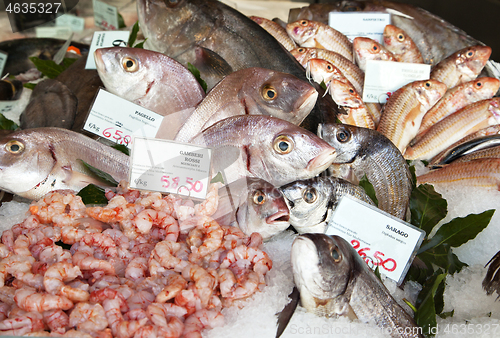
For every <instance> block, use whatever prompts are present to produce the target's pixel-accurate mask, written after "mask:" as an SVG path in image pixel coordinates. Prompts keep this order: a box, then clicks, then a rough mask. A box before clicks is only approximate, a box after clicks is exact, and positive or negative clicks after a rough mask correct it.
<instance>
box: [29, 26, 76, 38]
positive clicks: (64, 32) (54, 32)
mask: <svg viewBox="0 0 500 338" xmlns="http://www.w3.org/2000/svg"><path fill="white" fill-rule="evenodd" d="M71 33H73V31H72V30H71V27H68V26H54V27H35V34H36V37H37V38H56V39H63V40H66V39H67V38H69V37H70V35H71Z"/></svg>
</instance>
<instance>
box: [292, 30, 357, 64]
mask: <svg viewBox="0 0 500 338" xmlns="http://www.w3.org/2000/svg"><path fill="white" fill-rule="evenodd" d="M286 31H287V33H288V35H289V36H290V37H291V38H292V39H293V40H294V41H295V42H296V43H297V44H298V45H299V46H301V47H315V48H323V49H327V50H330V51H333V52H336V53H339V54H340V55H342V56H343V57H345V58H346V59H348V60H350V61H352V60H353V54H352V43H351V41H349V39H348V38H347V36H345V35H344V34H342V33H341V32H339V31H338V30H336V29H334V28H332V27H330V26H328V25H326V24H324V23H321V22H317V21H310V20H298V21H295V22H290V23H289V24H288V25H286Z"/></svg>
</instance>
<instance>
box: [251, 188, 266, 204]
mask: <svg viewBox="0 0 500 338" xmlns="http://www.w3.org/2000/svg"><path fill="white" fill-rule="evenodd" d="M253 202H254V203H255V204H257V205H262V204H264V203H265V202H266V195H265V194H264V193H263V192H262V191H261V190H255V192H254V193H253Z"/></svg>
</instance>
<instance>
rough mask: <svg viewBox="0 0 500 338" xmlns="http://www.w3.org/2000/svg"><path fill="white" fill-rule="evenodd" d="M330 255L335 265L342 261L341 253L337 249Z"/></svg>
mask: <svg viewBox="0 0 500 338" xmlns="http://www.w3.org/2000/svg"><path fill="white" fill-rule="evenodd" d="M330 255H331V256H332V258H333V261H334V262H335V263H338V262H340V261H341V260H342V256H340V254H339V252H338V251H337V247H334V248H333V249H332V252H330Z"/></svg>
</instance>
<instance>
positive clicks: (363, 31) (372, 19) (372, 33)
mask: <svg viewBox="0 0 500 338" xmlns="http://www.w3.org/2000/svg"><path fill="white" fill-rule="evenodd" d="M390 23H391V15H390V14H389V13H379V12H361V13H357V12H356V13H355V12H352V13H349V12H330V13H329V14H328V25H329V26H330V27H333V28H335V29H336V30H338V31H339V32H341V33H342V34H344V35H345V36H347V37H348V38H349V40H351V41H352V40H354V38H355V37H358V36H362V37H367V38H371V39H373V40H375V41H378V42H379V43H382V41H383V33H384V28H385V26H386V25H389V24H390Z"/></svg>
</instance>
